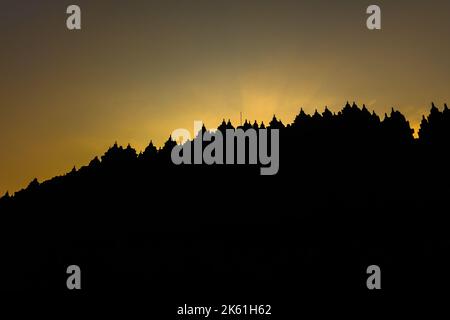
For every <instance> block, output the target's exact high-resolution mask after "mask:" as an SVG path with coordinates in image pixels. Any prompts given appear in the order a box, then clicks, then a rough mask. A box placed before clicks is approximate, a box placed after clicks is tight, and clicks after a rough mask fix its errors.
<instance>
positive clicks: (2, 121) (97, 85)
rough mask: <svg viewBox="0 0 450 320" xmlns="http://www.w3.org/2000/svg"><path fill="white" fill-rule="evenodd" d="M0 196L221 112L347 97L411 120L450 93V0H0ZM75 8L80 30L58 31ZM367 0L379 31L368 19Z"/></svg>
mask: <svg viewBox="0 0 450 320" xmlns="http://www.w3.org/2000/svg"><path fill="white" fill-rule="evenodd" d="M1 4H2V6H1V7H2V8H1V10H0V36H1V42H2V43H1V50H0V72H1V77H0V99H1V101H0V150H1V153H0V193H1V194H3V193H4V192H5V191H6V190H9V191H10V192H14V191H17V190H18V189H20V188H23V187H25V186H26V185H27V184H28V183H29V182H30V181H31V180H32V179H33V178H34V177H37V178H38V179H39V180H40V181H42V180H43V179H47V178H50V177H52V176H54V175H58V174H63V173H65V172H67V171H69V170H70V169H71V168H72V167H73V166H74V165H76V166H77V167H79V166H81V165H85V164H87V163H88V162H89V160H90V159H92V158H93V157H94V156H96V155H99V156H100V155H102V154H103V153H104V152H105V151H106V150H107V148H108V147H109V146H111V145H112V144H113V143H114V142H115V141H117V142H118V143H119V144H124V145H125V144H127V143H131V144H132V146H134V147H135V148H137V149H138V150H142V149H143V148H145V146H146V145H147V144H148V142H149V141H150V140H151V139H153V141H154V142H155V143H156V144H158V145H161V144H162V143H163V142H164V141H165V140H166V139H167V138H168V136H169V134H170V133H171V132H172V130H174V129H176V128H180V127H182V128H187V129H189V130H193V121H194V120H203V121H204V122H205V123H206V125H207V127H213V126H216V125H218V124H219V123H220V121H221V120H222V118H227V119H228V118H230V119H231V120H232V121H234V122H236V123H237V122H238V119H239V113H240V112H243V116H244V118H248V119H251V120H254V119H258V120H264V121H265V122H267V121H268V120H269V119H270V118H271V117H272V115H273V114H274V113H275V114H276V115H277V116H279V118H281V119H282V120H283V121H284V122H291V121H292V120H293V118H294V117H295V115H296V113H298V111H299V108H300V107H303V108H304V109H305V110H306V111H309V112H313V111H314V110H315V109H316V108H317V109H319V111H321V110H323V108H324V106H325V105H327V106H329V108H330V109H331V110H332V111H338V110H339V109H340V108H341V107H342V106H343V105H344V104H345V102H346V101H347V100H348V101H350V102H352V101H356V102H357V103H359V104H362V103H365V104H366V105H367V106H368V107H369V109H374V110H375V111H376V112H377V113H378V114H379V115H380V116H382V115H383V114H384V113H385V112H387V111H389V110H390V109H391V107H395V108H397V109H399V110H400V111H401V112H403V113H404V114H405V115H406V116H407V118H408V120H410V122H411V124H412V125H413V126H414V127H415V128H417V124H418V122H419V121H420V119H421V116H422V114H424V113H427V112H428V110H429V108H430V104H431V101H434V102H435V103H436V104H438V105H439V106H441V105H442V104H443V103H444V102H447V101H449V95H450V73H449V71H450V62H449V57H450V41H449V39H450V1H448V0H442V1H439V0H432V1H430V0H428V1H415V0H409V1H406V0H396V1H381V0H380V1H375V2H372V1H364V0H361V1H350V0H348V1H345V0H342V1H336V0H334V1H331V0H330V1H324V0H309V1H301V0H296V1H284V0H270V1H269V0H226V1H223V0H177V1H170V0H159V1H150V0H147V1H143V0H142V1H141V0H127V1H121V0H120V1H119V0H111V1H103V0H91V1H86V0H84V1H83V0H76V1H62V0H55V1H45V0H42V1H28V0H2V1H1ZM69 4H78V5H79V6H80V7H81V10H82V30H80V31H69V30H67V28H66V17H67V14H66V13H65V11H66V7H67V6H68V5H69ZM370 4H378V5H379V6H380V7H381V10H382V30H380V31H369V30H368V29H367V28H366V18H367V14H366V13H365V11H366V8H367V7H368V6H369V5H370Z"/></svg>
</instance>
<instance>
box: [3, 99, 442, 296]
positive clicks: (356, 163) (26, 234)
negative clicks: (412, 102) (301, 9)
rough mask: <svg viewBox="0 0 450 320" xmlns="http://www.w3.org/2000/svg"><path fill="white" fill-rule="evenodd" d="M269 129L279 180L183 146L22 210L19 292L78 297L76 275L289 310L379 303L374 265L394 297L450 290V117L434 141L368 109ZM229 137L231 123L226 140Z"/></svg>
mask: <svg viewBox="0 0 450 320" xmlns="http://www.w3.org/2000/svg"><path fill="white" fill-rule="evenodd" d="M266 127H267V128H268V129H279V130H280V167H279V171H278V174H277V175H274V176H261V175H260V173H259V168H260V165H259V164H258V165H174V164H172V162H171V158H170V154H171V150H172V147H173V146H174V145H175V142H173V141H171V139H170V138H169V139H168V140H167V142H166V143H165V144H164V146H162V147H161V148H157V147H156V146H154V145H153V143H150V144H149V145H148V146H147V147H146V149H145V150H144V151H143V152H141V153H139V154H138V153H137V152H136V150H135V149H133V148H132V147H131V146H130V145H128V146H127V147H122V146H118V145H117V144H114V145H113V146H112V147H111V148H109V150H107V151H106V153H105V154H104V155H102V156H101V157H100V158H98V157H96V158H94V159H93V160H92V161H91V162H90V163H89V164H88V165H87V166H83V167H81V168H79V169H76V168H74V169H73V170H72V171H71V172H69V173H67V174H65V175H63V176H59V177H55V178H53V179H50V180H48V181H45V182H42V183H40V182H38V181H37V180H36V179H35V180H33V181H32V182H31V183H30V184H29V186H28V187H27V188H26V189H24V190H20V191H18V192H16V193H14V194H13V195H9V194H6V195H5V196H3V197H2V198H1V200H0V213H1V219H2V223H1V226H2V231H1V233H0V234H1V237H2V239H1V241H0V243H1V250H2V255H3V257H4V262H3V263H2V274H4V275H8V277H6V279H5V280H4V281H5V285H4V286H3V287H4V288H5V287H6V288H8V287H11V288H15V289H28V288H33V289H40V290H61V291H64V290H65V278H66V274H65V268H66V267H67V266H68V265H70V264H77V265H80V267H81V269H82V270H83V275H86V277H85V278H83V290H86V291H87V292H98V291H108V290H109V291H113V292H114V291H122V292H123V290H125V291H127V292H140V291H145V290H146V288H150V287H151V288H153V289H154V290H158V292H159V294H160V295H161V297H168V296H173V295H175V296H177V297H184V296H185V295H192V296H194V297H204V295H206V293H205V292H209V294H216V295H220V294H225V292H230V290H233V291H232V292H234V294H236V295H243V296H244V295H245V294H247V293H249V292H251V293H252V294H253V295H256V296H257V295H261V296H263V295H264V294H267V295H268V296H274V295H280V294H281V295H282V293H283V292H285V290H284V289H283V288H285V286H286V285H288V286H290V287H294V288H297V290H299V291H301V292H305V293H306V292H307V294H308V295H311V296H314V295H315V294H317V295H318V294H321V293H323V292H324V291H325V292H333V291H336V290H344V291H345V292H347V293H350V294H351V293H353V292H359V293H362V296H364V295H365V294H366V295H367V294H368V293H367V289H366V287H365V280H366V278H367V275H366V273H365V270H366V269H365V268H366V267H367V266H368V265H370V264H377V265H380V267H381V269H382V271H383V272H384V273H383V290H385V292H386V293H385V294H388V295H389V294H392V295H396V294H398V293H399V292H404V291H408V290H409V289H412V290H413V291H414V290H418V288H422V289H429V290H432V289H434V288H435V286H437V284H440V285H443V282H442V281H443V279H442V275H444V274H446V270H449V269H448V267H449V264H448V262H447V255H448V252H449V249H450V247H449V245H450V241H449V240H450V239H449V236H448V234H449V232H448V229H449V224H448V221H449V220H448V214H449V206H448V201H449V200H448V199H449V195H450V184H449V181H450V180H449V178H450V166H449V163H450V162H449V147H450V110H449V109H448V107H447V105H445V106H444V108H443V110H442V111H440V110H439V109H438V108H437V107H436V106H435V105H434V104H433V105H432V107H431V110H430V113H429V115H428V116H426V117H425V116H424V118H423V119H422V122H421V124H420V129H419V132H418V138H414V136H413V130H412V129H411V127H410V124H409V122H408V121H407V119H406V118H405V117H404V116H403V115H402V114H401V113H400V112H399V111H395V110H394V109H392V111H391V113H390V114H385V115H384V117H383V119H380V117H379V116H378V115H377V114H375V113H374V112H369V110H367V108H366V107H365V106H363V107H362V108H359V107H358V106H357V105H356V104H354V103H353V105H350V104H349V103H347V104H346V105H345V106H344V108H343V109H342V110H341V111H340V112H338V113H336V114H335V113H332V112H330V111H329V110H328V109H327V108H325V110H324V111H323V112H322V113H319V112H318V111H316V112H315V113H314V114H312V115H309V114H306V113H305V112H304V111H303V110H301V111H300V113H299V114H298V115H297V116H296V117H295V119H294V121H293V123H291V124H283V123H282V122H281V121H280V120H278V119H277V118H276V117H275V116H274V117H273V119H272V120H271V121H270V123H268V124H266V125H265V124H264V123H257V122H256V121H255V122H254V123H251V122H249V121H247V120H246V121H245V123H244V124H243V125H242V127H241V128H243V129H244V130H246V129H249V128H266ZM229 128H234V126H233V124H232V123H231V122H230V121H225V120H224V121H223V122H222V123H221V124H220V125H219V127H218V130H220V131H222V132H223V131H225V130H226V129H229ZM204 130H205V129H204ZM187 143H193V142H187ZM206 145H207V143H206V142H204V143H203V147H205V146H206ZM30 266H32V267H30ZM211 279H216V280H214V281H212V280H211ZM218 279H220V280H218ZM260 279H264V281H260ZM217 282H220V288H221V289H220V290H219V289H217V287H216V286H215V285H217ZM199 287H201V288H203V289H204V291H200V289H198V290H197V291H195V289H193V288H199ZM155 288H156V289H155ZM233 288H234V289H233ZM236 288H238V289H236ZM153 289H152V290H153ZM203 289H202V290H203ZM277 289H279V290H277ZM193 290H194V291H193ZM227 290H228V291H227Z"/></svg>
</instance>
